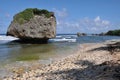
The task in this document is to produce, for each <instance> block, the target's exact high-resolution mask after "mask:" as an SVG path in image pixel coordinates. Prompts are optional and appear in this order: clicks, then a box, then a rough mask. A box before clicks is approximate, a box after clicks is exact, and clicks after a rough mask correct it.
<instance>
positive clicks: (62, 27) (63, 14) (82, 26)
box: [54, 8, 112, 33]
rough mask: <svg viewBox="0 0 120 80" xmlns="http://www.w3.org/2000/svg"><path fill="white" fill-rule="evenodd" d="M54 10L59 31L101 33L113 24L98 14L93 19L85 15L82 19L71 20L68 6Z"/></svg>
mask: <svg viewBox="0 0 120 80" xmlns="http://www.w3.org/2000/svg"><path fill="white" fill-rule="evenodd" d="M54 11H55V14H56V15H57V32H58V33H77V32H85V33H100V32H106V31H108V29H110V28H111V26H112V24H111V23H110V21H108V20H103V19H101V17H100V16H96V17H95V18H93V19H90V18H89V17H85V18H82V19H76V20H71V19H70V17H69V16H68V13H67V9H66V8H63V9H61V10H58V9H55V8H54Z"/></svg>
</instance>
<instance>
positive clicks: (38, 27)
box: [7, 9, 56, 42]
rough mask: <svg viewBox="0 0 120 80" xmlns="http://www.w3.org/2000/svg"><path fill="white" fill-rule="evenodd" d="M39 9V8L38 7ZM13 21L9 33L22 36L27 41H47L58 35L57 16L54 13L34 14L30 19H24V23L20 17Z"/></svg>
mask: <svg viewBox="0 0 120 80" xmlns="http://www.w3.org/2000/svg"><path fill="white" fill-rule="evenodd" d="M37 10H38V9H37ZM17 15H18V14H16V15H15V16H14V19H13V21H12V22H11V24H10V26H9V28H8V30H7V35H10V36H14V37H17V38H20V39H21V40H22V41H25V42H28V41H29V42H36V41H37V42H46V41H47V40H48V39H50V38H54V37H55V36H56V18H55V16H54V14H53V13H52V14H51V15H50V16H49V17H46V14H43V13H42V15H41V14H40V15H38V14H37V15H36V14H34V15H33V17H32V18H30V19H29V20H27V19H26V20H24V21H22V23H20V21H19V20H18V19H19V18H21V17H19V18H18V19H16V20H15V18H16V16H17Z"/></svg>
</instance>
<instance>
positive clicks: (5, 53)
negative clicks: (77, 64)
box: [0, 34, 120, 78]
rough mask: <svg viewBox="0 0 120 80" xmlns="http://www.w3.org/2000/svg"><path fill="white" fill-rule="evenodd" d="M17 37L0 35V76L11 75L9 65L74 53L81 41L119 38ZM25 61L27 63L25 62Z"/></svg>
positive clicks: (57, 57) (102, 40) (47, 61)
mask: <svg viewBox="0 0 120 80" xmlns="http://www.w3.org/2000/svg"><path fill="white" fill-rule="evenodd" d="M17 39H18V38H14V37H11V36H5V35H0V78H2V77H4V76H6V75H11V74H12V73H10V72H9V69H10V68H11V67H15V66H16V67H17V66H18V67H21V66H30V65H31V63H30V64H28V62H32V61H35V62H39V63H40V64H48V63H51V61H54V59H60V58H62V57H67V56H68V55H71V54H74V52H75V51H77V50H78V47H77V46H78V45H80V44H82V43H96V42H104V41H106V40H111V39H120V37H117V36H81V37H77V35H71V34H68V35H64V34H60V35H57V36H56V38H54V39H50V40H49V41H48V44H28V43H27V44H21V43H17V42H14V40H17ZM26 62H27V63H26Z"/></svg>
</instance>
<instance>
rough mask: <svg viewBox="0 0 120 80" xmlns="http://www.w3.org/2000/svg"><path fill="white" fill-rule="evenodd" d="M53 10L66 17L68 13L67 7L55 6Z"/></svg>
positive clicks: (59, 15)
mask: <svg viewBox="0 0 120 80" xmlns="http://www.w3.org/2000/svg"><path fill="white" fill-rule="evenodd" d="M53 11H54V12H55V14H56V15H57V16H58V17H66V16H67V15H68V14H67V9H66V8H63V9H62V10H58V9H56V8H53Z"/></svg>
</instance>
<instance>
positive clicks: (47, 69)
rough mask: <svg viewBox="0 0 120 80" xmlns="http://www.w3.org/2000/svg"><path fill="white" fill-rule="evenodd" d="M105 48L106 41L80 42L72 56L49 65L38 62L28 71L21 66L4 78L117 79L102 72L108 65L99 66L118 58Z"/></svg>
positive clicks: (53, 79) (57, 79)
mask: <svg viewBox="0 0 120 80" xmlns="http://www.w3.org/2000/svg"><path fill="white" fill-rule="evenodd" d="M102 48H103V49H102ZM104 48H106V42H103V43H85V44H80V45H79V46H78V50H77V51H75V53H74V54H72V55H70V56H67V57H64V58H61V59H58V60H56V61H54V62H52V63H51V64H48V65H39V63H38V64H37V65H33V66H31V68H29V69H28V71H24V69H21V68H20V69H17V70H13V75H12V76H8V77H7V76H6V77H5V78H4V80H26V79H32V80H48V79H50V80H98V79H99V80H100V79H101V80H117V79H114V78H113V77H111V75H112V74H109V75H108V76H107V77H105V76H104V75H105V74H104V75H103V74H102V73H103V72H104V71H103V70H104V68H105V66H106V65H105V66H104V65H103V66H102V67H101V66H98V65H101V64H102V63H104V62H106V61H107V62H111V61H114V60H117V59H115V58H114V57H115V56H114V55H111V54H110V53H109V51H107V50H105V49H104ZM118 59H119V58H118ZM101 71H102V72H101ZM100 73H101V74H100ZM99 76H101V77H99ZM98 77H99V78H98Z"/></svg>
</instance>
